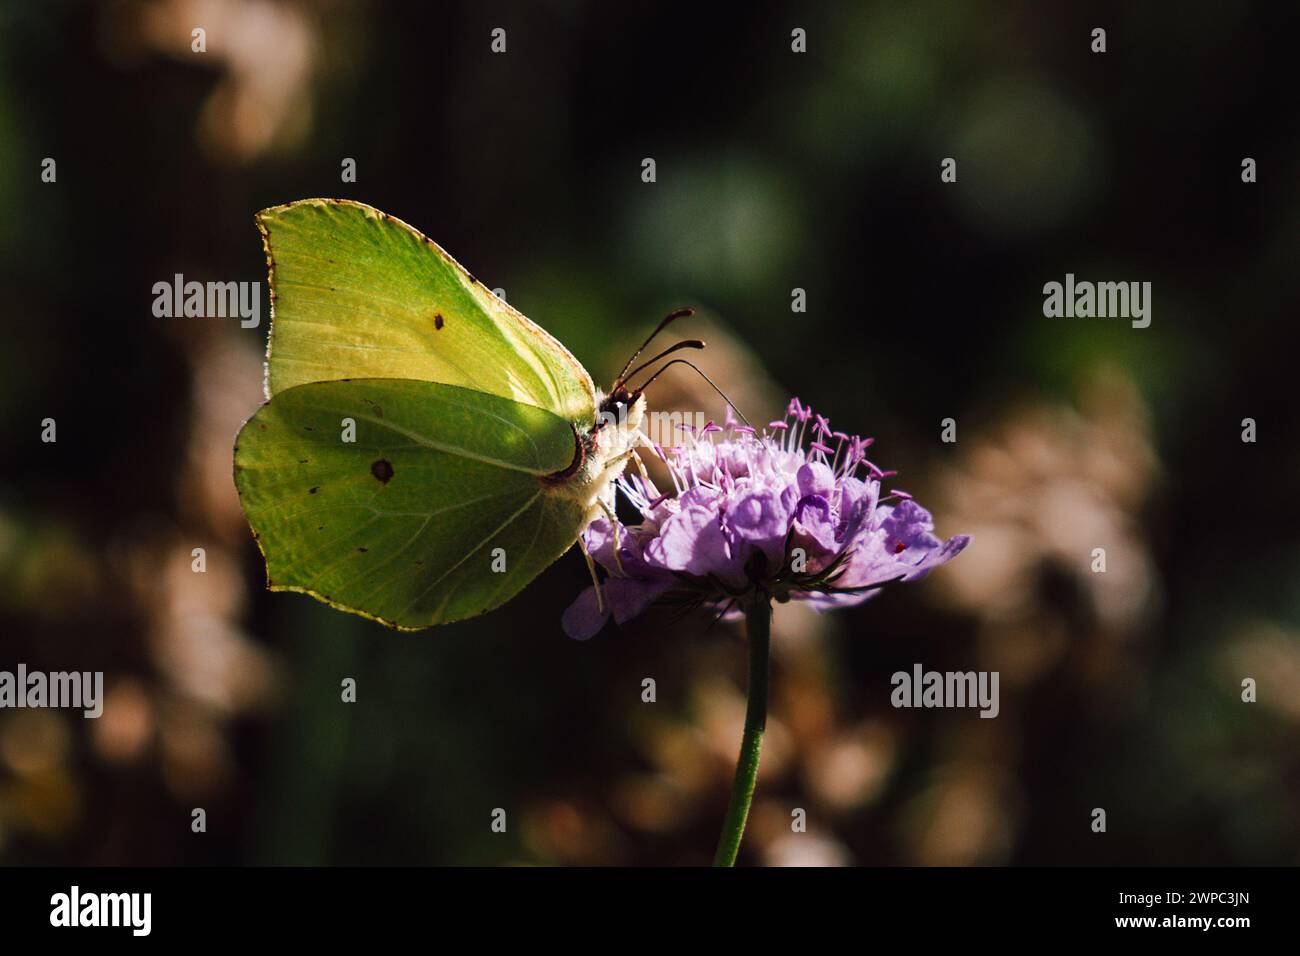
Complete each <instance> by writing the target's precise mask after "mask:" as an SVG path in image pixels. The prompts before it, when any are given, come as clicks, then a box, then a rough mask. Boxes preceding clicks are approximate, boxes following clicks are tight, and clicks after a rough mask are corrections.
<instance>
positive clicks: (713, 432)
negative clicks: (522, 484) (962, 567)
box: [563, 398, 970, 639]
mask: <svg viewBox="0 0 1300 956" xmlns="http://www.w3.org/2000/svg"><path fill="white" fill-rule="evenodd" d="M871 444H872V439H870V438H867V439H862V438H858V437H857V436H850V435H846V434H844V433H842V432H836V431H832V430H831V427H830V422H829V421H827V419H825V418H824V417H822V416H821V415H816V414H814V413H813V410H812V409H811V408H808V407H806V406H804V405H803V404H802V403H801V402H800V401H799V400H798V399H797V398H796V399H793V400H792V401H791V402H790V405H789V407H788V408H787V410H786V415H785V418H784V419H782V420H781V421H776V422H771V423H769V424H768V426H767V427H766V428H765V429H763V430H762V431H761V432H758V431H756V430H755V429H753V428H750V427H749V426H747V425H741V424H738V423H737V422H735V421H734V420H733V419H732V417H731V414H730V409H728V416H727V421H726V424H725V426H719V425H717V424H715V423H713V422H709V423H708V424H707V425H706V426H705V427H704V428H702V429H699V430H698V432H690V431H688V432H687V433H686V440H685V443H684V444H682V445H680V446H678V447H675V448H671V449H669V450H668V451H666V452H665V451H663V450H662V449H659V448H656V449H655V450H656V453H657V454H659V455H660V457H661V458H662V459H663V460H664V462H665V464H666V465H667V467H668V472H669V475H670V476H671V479H672V482H673V489H672V491H671V492H670V493H667V494H665V493H661V492H660V491H659V489H658V488H656V487H655V485H654V483H653V482H652V481H651V480H650V479H649V478H648V477H647V476H645V475H644V473H642V474H633V475H625V476H624V477H622V478H620V479H619V481H618V488H619V490H620V491H621V492H622V493H623V495H624V496H625V497H626V498H627V500H628V501H629V502H631V504H632V505H633V507H635V508H636V509H637V511H638V512H639V513H640V516H641V521H640V522H639V523H637V524H633V525H625V524H623V523H622V522H621V521H619V520H617V519H616V518H614V517H613V516H605V517H600V518H597V519H596V520H595V521H593V522H592V523H591V524H590V525H588V527H587V528H586V530H585V531H584V532H583V534H582V543H583V546H584V547H585V549H586V551H587V553H588V554H589V555H591V557H592V558H593V559H594V560H595V562H596V563H598V564H599V565H600V566H601V567H602V568H604V570H605V571H606V572H607V574H608V577H607V578H606V580H605V581H604V583H603V584H601V585H593V586H592V587H589V588H587V589H586V590H585V591H584V592H583V593H582V594H581V595H579V596H578V599H577V600H576V601H574V603H573V604H572V605H571V606H570V607H569V609H568V610H567V611H566V612H565V613H564V618H563V625H564V629H565V631H566V632H567V633H568V634H569V636H571V637H575V638H578V639H586V638H589V637H591V636H592V635H594V634H595V633H596V632H597V631H599V630H600V628H601V627H602V626H603V625H604V623H605V621H606V620H608V619H609V617H611V616H612V617H613V618H614V620H616V621H617V622H618V623H620V624H622V623H624V622H626V621H628V620H630V619H631V618H633V617H635V616H637V615H638V614H640V613H641V612H642V611H644V610H645V609H646V608H647V607H648V606H650V605H651V604H653V603H654V602H656V601H660V600H673V601H676V602H679V603H681V604H683V605H685V606H700V605H703V606H710V607H715V608H718V609H719V610H720V612H722V613H726V612H727V611H728V610H729V609H730V608H733V607H734V606H735V605H736V603H737V602H740V601H743V600H745V599H746V598H747V597H748V596H750V595H753V594H762V595H768V596H770V597H771V598H772V599H774V600H777V601H789V600H797V601H808V602H810V603H811V604H813V605H814V606H816V607H818V608H823V609H825V608H832V607H848V606H850V605H853V604H858V603H860V602H862V601H865V600H866V599H867V598H869V597H872V596H873V595H875V594H876V593H878V592H879V589H880V588H881V587H882V586H884V585H885V584H889V583H891V582H894V581H910V580H915V579H917V578H920V577H922V576H924V575H925V574H926V572H928V571H929V570H930V569H931V568H933V567H936V566H937V565H940V564H943V563H944V562H946V561H948V560H950V559H952V558H953V557H955V556H956V555H957V554H958V553H959V552H960V551H961V550H962V548H964V547H966V544H967V543H968V542H969V541H970V538H969V536H967V535H958V536H957V537H954V538H949V539H948V540H947V541H942V540H940V539H939V538H937V537H935V535H934V523H933V521H932V520H931V518H930V513H929V512H928V511H926V510H925V509H924V508H922V507H921V506H920V505H918V504H917V503H916V502H915V501H913V500H912V496H911V495H909V494H908V493H907V492H905V491H893V492H890V493H889V494H886V495H884V496H883V497H882V496H881V484H880V483H881V481H882V480H884V479H887V478H890V477H892V476H893V474H894V473H893V472H887V471H882V470H881V469H880V468H878V467H876V465H874V464H873V463H872V462H870V461H868V460H867V457H866V452H867V449H868V448H869V447H870V446H871Z"/></svg>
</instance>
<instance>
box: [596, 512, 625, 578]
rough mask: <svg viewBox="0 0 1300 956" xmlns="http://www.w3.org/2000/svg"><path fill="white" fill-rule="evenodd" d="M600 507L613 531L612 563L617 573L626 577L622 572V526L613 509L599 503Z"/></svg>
mask: <svg viewBox="0 0 1300 956" xmlns="http://www.w3.org/2000/svg"><path fill="white" fill-rule="evenodd" d="M600 507H601V508H602V509H604V511H605V517H606V518H608V519H609V523H610V525H611V526H612V527H613V529H614V563H615V564H617V565H618V573H619V574H620V575H622V576H623V577H627V572H626V571H624V570H623V525H622V524H620V523H619V520H618V515H616V514H615V513H614V509H613V508H611V507H610V506H609V505H607V504H605V502H603V501H602V502H601V503H600Z"/></svg>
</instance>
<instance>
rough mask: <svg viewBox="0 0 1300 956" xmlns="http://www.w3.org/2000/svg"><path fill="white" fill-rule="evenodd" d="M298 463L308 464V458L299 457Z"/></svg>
mask: <svg viewBox="0 0 1300 956" xmlns="http://www.w3.org/2000/svg"><path fill="white" fill-rule="evenodd" d="M298 464H300V465H305V464H307V459H306V458H299V459H298Z"/></svg>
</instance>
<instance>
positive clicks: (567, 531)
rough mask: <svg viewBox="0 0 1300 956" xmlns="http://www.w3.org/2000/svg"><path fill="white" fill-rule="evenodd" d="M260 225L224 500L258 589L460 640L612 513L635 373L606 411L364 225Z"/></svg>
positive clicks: (479, 289)
mask: <svg viewBox="0 0 1300 956" xmlns="http://www.w3.org/2000/svg"><path fill="white" fill-rule="evenodd" d="M257 224H258V228H259V229H260V230H261V233H262V240H263V245H264V247H265V249H266V258H267V263H268V265H269V268H270V282H271V320H272V321H271V334H270V343H269V345H268V348H267V367H266V396H267V399H268V401H267V403H266V404H265V405H263V406H262V407H261V408H260V409H258V411H257V412H256V413H255V414H254V415H253V417H252V418H250V419H249V420H248V421H247V422H246V423H245V424H244V427H243V428H242V429H241V430H240V432H239V437H238V438H237V439H236V442H235V484H236V486H237V487H238V489H239V498H240V502H241V503H242V505H243V508H244V513H245V514H246V515H247V516H248V521H249V524H250V525H251V526H252V529H253V535H254V537H255V538H256V539H257V541H258V544H259V546H260V547H261V549H262V554H263V556H264V557H265V559H266V571H267V586H268V587H269V588H271V590H276V591H301V592H304V593H306V594H310V595H312V596H313V597H316V598H318V599H320V600H321V601H324V602H326V603H327V604H330V605H331V606H333V607H336V608H339V609H341V610H344V611H351V612H353V613H356V614H360V615H363V616H365V617H369V618H373V619H375V620H377V621H381V622H382V623H384V624H388V625H390V626H392V627H396V628H399V629H402V630H418V629H421V628H426V627H430V626H432V625H435V624H444V623H447V622H450V621H457V620H461V619H463V618H467V617H472V616H474V615H476V614H481V613H483V612H484V611H488V610H491V609H492V608H495V607H497V606H499V605H500V604H502V603H504V602H505V601H507V600H509V599H510V598H511V597H513V596H514V595H515V594H516V593H518V592H519V590H520V589H522V588H523V587H524V585H526V584H527V583H528V582H529V581H531V580H532V579H533V578H534V577H536V576H537V575H538V574H539V573H540V572H541V571H542V570H543V569H544V568H545V567H546V566H547V565H549V564H551V563H552V562H553V561H555V559H556V558H558V557H559V556H560V555H561V554H563V553H564V552H565V551H567V550H568V549H569V547H570V546H571V545H572V544H573V543H574V541H575V540H576V539H577V537H578V534H579V532H580V531H581V530H582V529H583V528H584V527H585V526H586V524H587V523H588V522H589V521H590V520H591V519H592V518H593V517H595V516H596V515H597V514H599V513H600V512H601V510H602V509H603V508H612V506H613V488H614V484H613V483H614V480H615V479H616V478H617V477H618V476H619V475H620V474H621V473H622V471H623V469H624V467H625V465H626V463H627V460H628V457H629V455H630V454H631V453H632V451H633V450H634V449H635V448H636V447H637V445H638V444H640V443H641V442H642V441H643V438H642V436H641V433H640V432H639V431H638V427H639V425H640V423H641V420H642V418H643V416H644V413H645V398H644V396H643V395H642V394H641V392H642V390H643V389H644V387H645V386H644V385H642V386H641V388H637V389H630V388H629V387H628V386H627V385H626V379H627V378H628V377H629V376H628V375H627V369H628V367H629V366H630V365H631V361H632V360H629V361H628V364H627V365H626V366H624V369H623V373H622V374H620V375H619V377H618V379H617V380H616V381H615V383H614V385H613V386H612V387H611V389H610V393H609V394H608V395H603V394H601V393H600V392H598V391H597V390H596V388H595V387H594V386H593V385H592V381H591V376H590V375H588V374H587V371H586V369H584V368H583V367H582V365H580V364H579V363H578V361H577V360H576V359H575V358H574V357H573V356H572V355H571V354H569V352H568V350H567V349H565V348H564V346H563V345H561V344H560V343H559V342H557V341H556V340H555V339H554V338H552V337H551V336H550V335H548V334H547V333H546V332H545V331H544V330H543V329H541V328H539V327H538V326H537V325H535V324H533V323H532V322H530V321H529V320H528V319H527V318H525V317H524V316H523V315H521V314H520V313H519V312H517V311H516V310H515V309H513V308H511V307H510V306H509V305H508V304H507V303H506V302H505V301H503V300H502V299H500V298H499V297H497V296H496V295H494V294H493V293H492V292H491V291H490V290H488V289H487V288H485V287H484V286H483V285H482V284H481V283H480V282H478V281H476V280H475V279H474V277H473V276H471V275H470V274H469V273H468V272H467V271H465V269H464V268H462V267H461V266H460V265H459V264H458V263H457V262H456V261H455V260H453V259H452V258H451V256H449V255H447V253H446V252H444V251H443V250H442V249H441V248H439V247H438V246H437V245H435V244H434V243H433V242H432V241H430V240H429V239H427V238H425V237H424V236H423V235H421V234H420V233H419V232H417V231H416V230H415V229H413V228H411V227H410V226H408V225H406V224H405V223H403V222H401V221H399V220H397V219H395V218H393V217H392V216H389V215H388V214H387V213H383V212H380V211H379V210H377V209H373V208H371V207H370V206H366V205H363V204H361V203H357V202H351V201H348V200H340V199H307V200H303V201H301V202H295V203H289V204H288V205H284V206H275V207H273V208H271V209H265V210H263V211H262V212H260V213H258V215H257ZM685 314H689V310H685V309H683V310H679V311H678V312H674V313H673V314H672V315H670V316H668V317H667V318H666V319H665V320H664V321H663V322H661V323H660V325H659V328H657V329H656V330H655V332H656V333H657V332H658V331H659V330H660V329H662V328H663V327H664V326H665V325H667V324H668V323H669V322H671V321H673V320H674V319H675V318H678V317H679V316H681V315H685ZM653 337H654V336H653V334H652V335H651V338H653ZM649 341H650V340H649V339H647V340H646V342H647V344H648V343H649ZM702 345H703V343H700V342H695V341H691V342H685V343H679V344H678V345H677V346H674V349H669V350H668V351H673V350H675V349H676V348H681V347H700V346H702ZM644 347H645V346H644V345H643V346H642V348H644ZM639 351H640V350H638V353H639ZM663 354H667V353H666V352H665V353H663ZM635 357H636V356H635V355H634V356H633V358H634V359H635ZM645 364H646V365H648V364H649V363H645ZM644 367H645V365H642V366H641V368H644ZM638 370H639V369H638ZM632 374H636V373H635V372H633V373H632Z"/></svg>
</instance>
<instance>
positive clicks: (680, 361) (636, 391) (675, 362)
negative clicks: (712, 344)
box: [632, 359, 754, 428]
mask: <svg viewBox="0 0 1300 956" xmlns="http://www.w3.org/2000/svg"><path fill="white" fill-rule="evenodd" d="M674 365H689V366H690V367H691V368H693V369H695V373H696V374H697V375H699V377H700V378H702V379H704V381H706V382H708V383H709V387H710V388H712V389H713V390H714V391H715V392H717V393H718V394H719V395H720V396H722V400H723V401H724V402H726V403H727V404H728V405H730V406H731V408H732V410H733V411H734V412H735V413H736V414H737V415H739V416H740V420H741V421H742V422H744V423H745V424H746V425H749V419H748V418H746V417H745V414H744V413H743V412H742V411H741V410H740V409H739V408H736V403H735V402H733V401H732V400H731V399H730V398H728V397H727V393H726V392H724V391H723V390H722V389H720V388H718V386H717V384H716V383H715V382H714V381H713V379H711V378H709V377H708V376H707V375H705V374H704V373H703V372H701V371H700V369H699V367H698V366H697V365H696V364H695V363H694V362H690V361H687V360H686V359H673V360H672V361H671V362H667V363H665V364H663V365H661V366H660V367H659V368H658V369H657V370H656V371H655V373H654V374H653V375H651V376H650V377H649V378H648V379H646V380H645V382H643V383H642V384H641V385H639V386H637V387H636V388H635V389H633V390H632V397H633V398H634V399H635V398H637V397H638V396H640V394H641V393H642V392H644V391H645V390H646V389H647V388H649V387H650V383H651V382H653V381H654V380H655V379H657V378H658V377H659V376H660V375H662V374H663V373H664V372H666V371H668V370H669V369H670V368H672V367H673V366H674ZM749 427H750V428H753V427H754V426H753V425H749Z"/></svg>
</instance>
